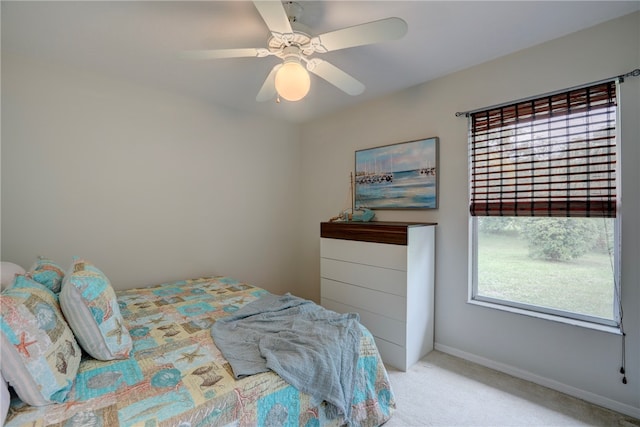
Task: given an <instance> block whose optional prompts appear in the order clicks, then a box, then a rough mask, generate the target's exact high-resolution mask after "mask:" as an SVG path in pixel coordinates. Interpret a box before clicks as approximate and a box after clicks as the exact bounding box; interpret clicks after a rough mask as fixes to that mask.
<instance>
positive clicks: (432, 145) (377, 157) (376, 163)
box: [354, 137, 438, 209]
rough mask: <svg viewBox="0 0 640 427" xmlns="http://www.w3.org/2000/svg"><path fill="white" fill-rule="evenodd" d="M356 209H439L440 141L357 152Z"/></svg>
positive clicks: (402, 144)
mask: <svg viewBox="0 0 640 427" xmlns="http://www.w3.org/2000/svg"><path fill="white" fill-rule="evenodd" d="M354 185H355V208H356V209H362V208H367V209H436V208H437V207H438V138H437V137H433V138H426V139H419V140H416V141H408V142H402V143H399V144H391V145H385V146H382V147H375V148H369V149H366V150H358V151H356V165H355V178H354Z"/></svg>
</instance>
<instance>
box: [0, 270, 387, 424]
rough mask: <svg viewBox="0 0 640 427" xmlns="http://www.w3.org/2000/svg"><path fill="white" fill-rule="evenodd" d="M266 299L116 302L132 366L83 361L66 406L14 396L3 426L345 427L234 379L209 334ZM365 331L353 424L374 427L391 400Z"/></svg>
mask: <svg viewBox="0 0 640 427" xmlns="http://www.w3.org/2000/svg"><path fill="white" fill-rule="evenodd" d="M266 294H268V292H267V291H265V290H263V289H261V288H258V287H255V286H251V285H249V284H246V283H241V282H238V281H236V280H234V279H232V278H229V277H210V278H200V279H194V280H183V281H177V282H171V283H165V284H161V285H157V286H152V287H146V288H140V289H133V290H125V291H118V292H116V295H117V304H118V306H119V309H120V313H121V315H122V318H123V319H124V323H125V324H124V326H125V327H126V328H127V330H128V332H129V334H130V337H131V340H132V348H131V351H130V354H129V357H128V358H123V359H116V360H110V361H101V360H96V359H94V358H93V357H91V356H89V355H87V354H86V353H85V352H82V358H81V360H80V362H79V368H78V371H77V375H76V377H75V381H74V382H73V385H72V386H71V388H70V391H69V394H68V396H67V397H66V399H65V401H64V402H63V403H53V404H49V405H45V406H30V405H27V404H25V403H23V402H22V401H20V399H19V398H18V397H17V396H15V395H13V396H12V400H11V405H10V408H9V413H8V416H7V420H6V424H5V426H6V427H16V426H38V427H39V426H42V427H44V426H60V427H62V426H64V427H72V426H82V427H85V426H104V427H112V426H123V427H124V426H144V427H152V426H176V427H178V426H179V427H196V426H228V425H232V426H320V425H336V426H338V425H344V424H347V420H345V419H344V417H342V418H341V417H338V418H334V419H330V417H329V416H328V415H327V404H326V402H318V401H317V399H314V398H312V397H311V396H309V395H307V394H304V393H302V392H299V391H298V390H297V389H296V388H294V387H292V386H291V385H289V384H288V383H287V382H285V381H284V380H283V379H282V378H281V377H280V376H278V375H277V374H275V373H274V372H265V373H259V374H256V375H251V376H247V377H245V378H242V379H234V374H233V371H232V369H231V366H230V365H229V363H228V362H227V360H226V359H225V358H224V356H223V354H222V353H221V351H220V350H219V348H218V347H217V346H216V345H215V344H214V341H213V339H212V335H211V327H212V325H213V324H214V323H215V322H216V321H217V320H218V319H222V318H224V317H226V316H230V315H232V314H233V313H235V312H237V311H238V310H239V309H240V308H241V307H243V306H245V305H247V304H249V303H251V302H254V301H256V300H258V299H260V298H261V297H262V296H264V295H266ZM360 328H361V330H362V334H361V338H360V343H359V354H358V359H357V367H356V369H357V380H356V381H355V385H354V389H353V399H352V401H351V416H350V423H351V424H353V425H362V426H377V425H381V424H383V423H385V422H386V421H387V420H388V419H389V418H390V417H391V415H392V413H393V411H394V410H395V400H394V396H393V392H392V390H391V387H390V383H389V379H388V376H387V372H386V371H385V368H384V365H383V364H382V361H381V359H380V356H379V354H378V351H377V349H376V346H375V343H374V340H373V337H372V336H371V334H370V333H369V332H368V331H367V330H366V329H365V328H364V327H362V326H360Z"/></svg>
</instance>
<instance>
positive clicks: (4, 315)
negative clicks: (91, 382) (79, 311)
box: [0, 276, 81, 406]
mask: <svg viewBox="0 0 640 427" xmlns="http://www.w3.org/2000/svg"><path fill="white" fill-rule="evenodd" d="M0 344H1V346H2V375H3V376H4V378H5V379H6V380H7V381H8V382H9V384H11V385H12V386H13V388H14V390H15V391H16V393H17V394H18V396H20V398H21V399H22V400H23V401H24V402H26V403H28V404H29V405H32V406H43V405H48V404H50V403H55V402H64V401H65V399H66V397H67V394H68V393H69V390H70V389H71V386H72V385H73V381H74V380H75V377H76V373H77V372H78V366H79V365H80V357H81V351H80V348H79V347H78V344H77V342H76V340H75V338H74V336H73V332H72V331H71V329H69V326H68V325H67V323H66V322H65V319H64V317H63V315H62V312H61V311H60V307H59V305H58V302H57V300H56V297H55V295H54V294H53V293H52V292H51V291H50V290H49V289H47V288H46V287H45V286H43V285H41V284H39V283H37V282H35V281H33V280H31V279H30V278H28V277H26V276H16V278H15V280H14V282H13V286H12V287H11V288H9V289H7V290H5V291H3V292H2V295H1V296H0Z"/></svg>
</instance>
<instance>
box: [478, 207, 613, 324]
mask: <svg viewBox="0 0 640 427" xmlns="http://www.w3.org/2000/svg"><path fill="white" fill-rule="evenodd" d="M480 216H482V215H480ZM612 219H613V220H614V221H613V223H614V232H613V234H614V237H613V240H614V248H613V249H614V251H613V254H612V256H613V267H614V271H613V276H614V292H613V306H612V307H611V309H612V311H613V316H612V317H613V319H604V318H601V317H596V316H589V315H586V314H582V313H576V312H572V311H567V310H561V309H554V308H550V307H544V306H539V305H533V304H526V303H521V302H517V301H511V300H506V299H500V298H493V297H487V296H483V295H479V294H478V216H471V215H469V242H470V244H469V259H470V262H469V277H470V286H469V296H468V300H467V302H468V303H471V304H476V305H481V306H484V307H490V308H495V309H499V310H505V311H510V312H515V313H518V314H525V315H529V316H533V317H542V318H544V319H547V320H557V321H560V322H563V323H570V324H574V325H579V326H587V327H589V326H594V327H596V328H597V329H602V328H599V327H598V326H602V327H604V329H603V330H605V331H610V332H615V333H619V330H620V321H621V318H620V312H619V310H616V308H617V307H619V306H620V302H621V301H620V280H619V277H620V267H619V265H620V256H619V254H620V249H619V248H620V222H621V221H620V218H619V217H616V218H612Z"/></svg>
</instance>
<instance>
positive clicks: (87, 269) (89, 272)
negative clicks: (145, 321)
mask: <svg viewBox="0 0 640 427" xmlns="http://www.w3.org/2000/svg"><path fill="white" fill-rule="evenodd" d="M60 306H61V307H62V312H63V313H64V315H65V317H66V318H67V321H68V322H69V326H71V329H72V330H73V333H74V334H75V336H76V339H77V340H78V343H79V344H80V346H81V347H82V348H83V349H84V350H85V351H86V352H87V353H89V354H90V355H91V356H93V357H94V358H96V359H99V360H113V359H126V358H128V357H129V352H130V351H131V347H132V341H131V336H130V335H129V331H128V330H127V328H126V327H125V325H124V320H123V318H122V315H121V314H120V307H119V306H118V301H117V299H116V294H115V291H114V290H113V288H112V287H111V283H110V282H109V279H107V276H105V275H104V273H103V272H102V271H100V270H98V268H97V267H95V266H94V265H92V264H91V263H89V262H87V261H85V260H83V259H80V258H77V257H74V259H73V262H72V263H71V268H70V269H69V271H67V274H66V275H65V277H64V281H63V283H62V291H61V292H60Z"/></svg>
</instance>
